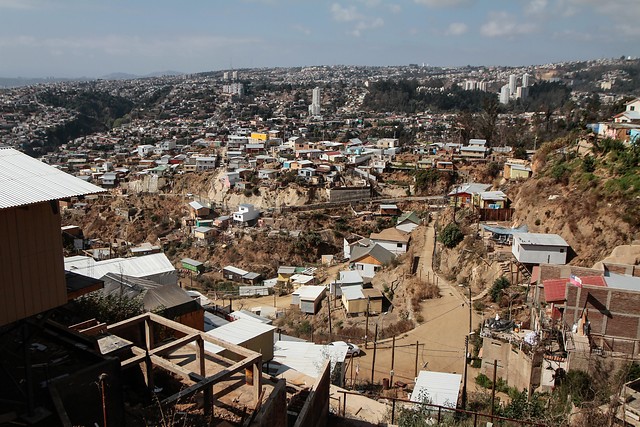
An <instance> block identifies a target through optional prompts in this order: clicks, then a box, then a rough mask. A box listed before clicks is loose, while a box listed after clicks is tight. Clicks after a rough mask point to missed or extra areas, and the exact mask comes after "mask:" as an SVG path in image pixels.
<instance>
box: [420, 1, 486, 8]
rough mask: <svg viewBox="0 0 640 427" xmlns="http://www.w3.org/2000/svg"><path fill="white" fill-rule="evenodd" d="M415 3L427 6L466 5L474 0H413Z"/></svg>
mask: <svg viewBox="0 0 640 427" xmlns="http://www.w3.org/2000/svg"><path fill="white" fill-rule="evenodd" d="M413 1H414V2H415V3H417V4H423V5H425V6H429V7H450V6H466V5H470V4H472V3H473V2H474V1H475V0H413Z"/></svg>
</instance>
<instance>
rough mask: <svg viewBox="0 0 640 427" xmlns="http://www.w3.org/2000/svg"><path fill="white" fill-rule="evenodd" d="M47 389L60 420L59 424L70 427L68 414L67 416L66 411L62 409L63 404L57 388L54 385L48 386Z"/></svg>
mask: <svg viewBox="0 0 640 427" xmlns="http://www.w3.org/2000/svg"><path fill="white" fill-rule="evenodd" d="M48 388H49V394H50V395H51V400H52V401H53V406H54V407H55V408H56V412H57V413H58V417H59V418H60V422H61V423H62V425H63V427H71V426H72V424H71V419H70V418H69V414H67V411H66V409H64V404H63V403H62V398H61V397H60V393H58V388H57V387H56V386H55V385H54V384H49V387H48Z"/></svg>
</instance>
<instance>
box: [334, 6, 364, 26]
mask: <svg viewBox="0 0 640 427" xmlns="http://www.w3.org/2000/svg"><path fill="white" fill-rule="evenodd" d="M331 14H332V15H333V19H334V21H338V22H353V21H357V20H360V19H363V18H364V17H363V16H362V15H361V14H360V13H358V11H357V10H356V8H355V6H349V7H342V5H340V4H338V3H334V4H332V5H331Z"/></svg>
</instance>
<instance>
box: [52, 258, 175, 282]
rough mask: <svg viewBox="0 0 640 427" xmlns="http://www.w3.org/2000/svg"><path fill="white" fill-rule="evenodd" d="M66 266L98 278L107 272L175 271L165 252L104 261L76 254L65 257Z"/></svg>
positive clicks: (143, 273)
mask: <svg viewBox="0 0 640 427" xmlns="http://www.w3.org/2000/svg"><path fill="white" fill-rule="evenodd" d="M64 268H65V270H69V271H73V272H74V273H78V274H82V275H83V276H89V277H93V278H96V279H100V278H102V276H104V275H106V274H107V273H115V274H126V275H128V276H133V277H148V276H152V275H156V274H160V273H170V272H174V271H175V268H174V267H173V265H172V264H171V261H169V259H168V258H167V256H166V255H165V254H163V253H158V254H151V255H145V256H139V257H132V258H113V259H107V260H104V261H95V260H94V259H93V258H91V257H80V256H75V257H69V258H65V259H64Z"/></svg>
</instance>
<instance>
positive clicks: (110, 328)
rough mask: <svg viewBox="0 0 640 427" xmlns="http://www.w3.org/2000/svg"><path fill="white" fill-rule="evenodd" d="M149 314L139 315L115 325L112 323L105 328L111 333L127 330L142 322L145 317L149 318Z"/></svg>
mask: <svg viewBox="0 0 640 427" xmlns="http://www.w3.org/2000/svg"><path fill="white" fill-rule="evenodd" d="M149 314H150V313H143V314H139V315H137V316H135V317H132V318H130V319H127V320H123V321H121V322H117V323H113V324H111V325H109V326H107V330H108V331H109V332H111V333H113V331H117V330H118V329H124V328H128V327H131V326H134V325H136V324H138V323H140V322H143V321H144V319H146V318H147V317H149Z"/></svg>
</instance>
